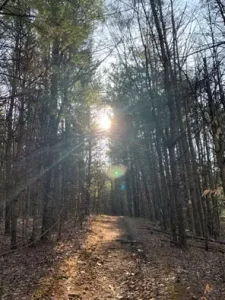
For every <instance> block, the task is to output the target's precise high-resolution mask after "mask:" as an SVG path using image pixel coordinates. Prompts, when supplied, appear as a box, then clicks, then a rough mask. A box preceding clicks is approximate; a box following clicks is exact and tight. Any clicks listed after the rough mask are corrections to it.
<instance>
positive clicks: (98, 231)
mask: <svg viewBox="0 0 225 300" xmlns="http://www.w3.org/2000/svg"><path fill="white" fill-rule="evenodd" d="M130 221H131V222H132V220H130ZM130 221H129V219H127V220H126V219H124V218H123V217H110V216H98V217H96V218H95V219H94V220H93V221H92V223H91V226H90V228H89V230H88V234H87V238H86V240H85V242H84V243H83V245H82V247H81V249H80V250H79V251H78V252H76V253H75V255H74V256H72V257H71V256H70V257H69V258H68V259H67V260H64V261H63V263H62V264H61V265H59V267H58V268H57V270H56V271H55V274H53V276H52V277H50V278H48V277H47V278H44V279H43V280H42V282H41V284H40V286H39V289H37V291H36V292H35V293H34V295H33V298H32V299H54V300H63V299H65V300H68V299H69V300H73V299H82V300H91V299H93V300H104V299H115V300H116V299H124V300H125V299H135V300H143V299H146V300H147V299H148V300H150V299H152V300H155V299H168V300H172V299H174V300H175V299H183V300H184V299H191V298H190V297H189V298H187V297H186V295H185V290H184V289H183V287H182V286H181V285H180V286H179V287H178V284H174V274H173V273H171V272H170V270H169V269H168V266H166V267H165V266H163V267H161V266H160V264H159V262H156V263H153V265H151V267H149V264H148V262H147V261H146V255H145V253H144V250H143V245H142V242H140V241H138V240H136V236H135V235H138V233H137V232H135V230H133V229H134V228H133V224H131V223H130ZM146 266H147V268H146ZM149 271H150V273H149ZM180 294H182V298H181V295H180Z"/></svg>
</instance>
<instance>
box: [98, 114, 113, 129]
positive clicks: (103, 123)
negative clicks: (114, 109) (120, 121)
mask: <svg viewBox="0 0 225 300" xmlns="http://www.w3.org/2000/svg"><path fill="white" fill-rule="evenodd" d="M99 126H100V128H101V129H104V130H108V129H109V128H110V127H111V120H110V118H109V117H108V116H106V115H104V116H101V117H100V120H99Z"/></svg>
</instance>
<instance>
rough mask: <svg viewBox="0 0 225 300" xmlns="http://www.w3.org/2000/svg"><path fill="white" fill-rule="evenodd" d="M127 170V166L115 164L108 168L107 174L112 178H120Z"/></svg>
mask: <svg viewBox="0 0 225 300" xmlns="http://www.w3.org/2000/svg"><path fill="white" fill-rule="evenodd" d="M126 171H127V167H126V166H124V165H113V166H110V167H109V168H108V170H107V176H108V177H109V178H110V179H116V178H120V177H122V176H123V175H125V173H126Z"/></svg>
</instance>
